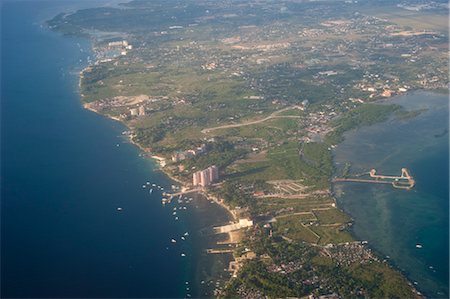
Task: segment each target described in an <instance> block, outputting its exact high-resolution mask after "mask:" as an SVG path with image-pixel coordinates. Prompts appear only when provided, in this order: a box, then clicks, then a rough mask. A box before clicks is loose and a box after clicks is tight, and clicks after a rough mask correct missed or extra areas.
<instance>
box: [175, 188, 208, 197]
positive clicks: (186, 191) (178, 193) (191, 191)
mask: <svg viewBox="0 0 450 299" xmlns="http://www.w3.org/2000/svg"><path fill="white" fill-rule="evenodd" d="M200 191H202V188H195V189H189V190H185V191H181V192H177V193H167V194H166V195H170V196H173V197H175V196H179V195H186V194H189V193H195V192H200Z"/></svg>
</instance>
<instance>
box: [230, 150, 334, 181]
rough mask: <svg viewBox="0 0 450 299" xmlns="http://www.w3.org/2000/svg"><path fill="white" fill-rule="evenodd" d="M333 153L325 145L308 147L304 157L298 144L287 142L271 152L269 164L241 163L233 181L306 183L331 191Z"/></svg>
mask: <svg viewBox="0 0 450 299" xmlns="http://www.w3.org/2000/svg"><path fill="white" fill-rule="evenodd" d="M331 169H332V161H331V154H330V153H329V151H328V149H327V146H326V145H324V144H306V145H305V147H304V150H303V153H302V155H301V152H300V147H299V145H298V144H297V143H296V142H286V143H284V144H279V145H278V146H275V147H272V148H270V149H269V151H268V154H267V161H261V162H255V163H246V164H240V165H237V166H236V167H235V169H234V170H235V172H234V173H232V174H231V175H230V177H231V178H234V179H239V180H242V181H249V180H257V179H259V180H266V181H268V180H282V179H291V180H303V182H304V184H305V185H307V186H314V187H315V188H316V189H323V188H328V186H329V182H328V179H329V176H330V175H331Z"/></svg>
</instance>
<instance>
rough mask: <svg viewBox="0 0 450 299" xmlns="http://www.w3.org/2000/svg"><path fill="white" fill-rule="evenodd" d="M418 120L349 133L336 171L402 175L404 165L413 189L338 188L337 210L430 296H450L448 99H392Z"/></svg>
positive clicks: (414, 96) (338, 152) (391, 122)
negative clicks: (415, 112)
mask: <svg viewBox="0 0 450 299" xmlns="http://www.w3.org/2000/svg"><path fill="white" fill-rule="evenodd" d="M386 103H387V104H390V103H395V104H399V105H402V106H403V107H405V108H406V109H407V110H409V111H413V110H422V111H423V112H422V113H420V115H418V116H417V117H414V118H406V119H398V118H395V117H394V118H392V119H391V120H389V121H387V122H384V123H379V124H376V125H373V126H369V127H363V128H360V129H358V130H354V131H351V132H348V133H347V134H345V141H344V142H343V143H342V144H339V145H338V146H337V148H336V149H335V151H334V156H335V161H336V166H337V171H336V174H337V175H339V173H340V172H341V171H342V169H343V167H344V165H345V164H346V163H351V170H350V173H351V174H353V175H356V174H359V173H363V172H367V171H369V170H370V169H371V168H375V169H376V170H377V172H378V173H380V174H387V175H400V173H401V171H400V170H401V168H403V167H406V168H408V169H409V170H410V172H411V173H412V175H413V177H414V179H415V180H416V186H415V187H414V188H413V189H412V190H409V191H408V190H402V189H395V188H393V187H392V186H391V185H383V184H367V183H339V184H335V186H334V191H335V193H336V195H337V199H338V205H339V207H340V208H342V209H343V210H344V211H346V212H347V213H349V214H350V215H351V216H352V218H353V219H354V225H353V229H352V230H353V233H354V234H355V236H356V237H357V238H359V239H361V240H367V241H368V242H369V245H370V246H371V247H372V248H373V249H374V250H375V251H376V252H378V253H379V254H380V255H381V256H382V257H385V258H386V260H387V261H388V262H390V263H391V264H392V265H394V266H395V267H397V268H398V269H400V270H401V271H402V272H403V273H404V274H405V275H406V276H407V277H408V278H409V279H410V281H411V282H413V283H414V285H415V286H416V287H417V288H418V289H419V290H420V291H421V292H423V293H424V294H425V295H427V296H428V297H431V298H448V296H449V268H448V267H449V139H448V124H449V116H448V111H449V110H448V109H449V106H448V104H449V101H448V96H447V95H442V94H435V93H430V92H424V91H418V92H413V93H410V94H407V95H404V96H398V97H395V98H393V99H391V100H387V101H386Z"/></svg>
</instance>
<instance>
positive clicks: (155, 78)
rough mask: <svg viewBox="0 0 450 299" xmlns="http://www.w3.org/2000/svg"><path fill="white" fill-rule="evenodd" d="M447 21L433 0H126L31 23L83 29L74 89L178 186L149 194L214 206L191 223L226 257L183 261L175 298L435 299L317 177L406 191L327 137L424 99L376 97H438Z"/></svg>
mask: <svg viewBox="0 0 450 299" xmlns="http://www.w3.org/2000/svg"><path fill="white" fill-rule="evenodd" d="M447 20H448V3H447V2H444V1H351V0H350V1H294V0H292V1H290V0H286V1H256V0H255V1H253V0H250V1H222V2H217V1H208V0H204V1H203V0H202V1H138V0H136V1H132V2H129V3H125V4H120V5H116V6H113V7H100V8H90V9H84V10H79V11H76V12H70V13H69V12H62V13H61V14H58V15H57V16H55V17H54V18H53V19H51V20H49V21H48V22H47V25H48V27H49V28H50V29H51V30H54V31H56V32H59V33H62V34H64V35H68V36H72V37H73V36H77V37H87V38H89V39H90V40H91V42H92V49H93V57H90V61H89V65H88V66H87V67H86V68H84V69H83V70H82V71H81V72H80V80H79V89H80V94H81V101H82V103H83V105H84V107H85V108H87V109H89V110H92V111H94V112H96V113H99V114H101V115H105V116H107V117H110V118H112V119H115V120H118V121H120V122H122V123H124V124H125V125H126V126H127V127H128V129H127V130H126V131H125V132H124V134H125V135H126V136H128V138H129V139H130V140H131V141H132V142H133V143H134V144H136V145H137V146H139V147H140V148H141V149H142V150H143V152H145V153H146V154H147V155H148V156H151V157H153V158H156V159H157V161H158V162H159V164H160V167H161V169H162V170H163V172H165V173H166V174H167V175H169V176H170V177H171V178H172V179H174V180H175V181H177V182H178V183H179V184H180V185H181V186H182V188H181V190H175V189H176V188H173V190H166V191H164V192H162V195H163V196H164V197H163V199H162V200H163V201H162V204H166V205H167V206H166V207H168V208H169V209H170V207H171V205H174V204H176V201H177V200H178V203H180V202H179V201H180V200H181V203H184V202H183V200H186V198H183V197H182V196H188V195H186V194H184V193H183V192H186V191H187V192H193V191H195V192H200V193H203V194H204V195H206V196H207V197H208V198H209V199H210V200H214V201H215V202H216V203H219V204H220V205H221V206H223V207H224V208H225V209H226V210H227V211H228V213H229V214H230V217H231V218H232V223H230V224H228V225H223V226H221V227H215V228H213V227H211V225H210V224H209V227H207V228H204V229H203V230H200V232H198V233H199V234H200V235H202V236H203V235H207V236H210V235H214V233H219V234H218V235H219V237H218V238H220V239H218V240H216V241H217V242H216V244H213V245H214V246H213V247H211V248H201V249H198V248H197V249H198V250H201V251H202V252H205V250H206V249H208V251H206V252H208V254H218V255H225V256H228V257H229V258H231V257H232V259H233V261H231V262H230V263H229V264H228V265H225V266H224V267H226V268H227V269H226V271H222V268H223V267H222V266H223V265H222V264H220V263H218V264H219V265H220V267H222V268H221V269H220V271H211V273H206V274H205V273H204V272H205V271H203V272H202V271H197V272H199V273H197V274H196V276H195V278H193V279H194V280H195V282H196V283H197V284H198V289H197V290H196V292H197V293H193V292H190V290H189V288H186V293H185V295H186V296H207V297H211V296H218V297H239V298H259V297H261V296H263V295H265V296H269V297H302V296H313V298H315V297H319V296H322V295H330V296H331V297H329V298H353V297H371V298H382V297H383V298H386V297H397V298H415V297H421V296H422V294H421V293H422V292H423V293H425V294H426V295H430V296H431V294H432V296H437V297H446V296H448V284H447V285H439V287H435V286H433V287H429V288H427V289H421V285H420V282H419V285H415V284H413V283H412V282H409V281H408V280H407V278H406V277H405V275H404V274H403V273H401V272H400V271H399V269H398V268H396V267H393V266H391V265H390V264H389V263H388V262H387V261H386V260H385V258H384V257H382V253H380V252H374V251H373V250H372V249H371V248H370V247H369V245H370V244H369V245H368V244H367V242H365V241H364V240H358V239H357V236H356V235H355V234H354V233H353V231H352V229H351V228H352V226H353V225H356V226H357V223H355V224H354V222H353V219H352V217H351V215H348V214H346V213H345V212H344V211H343V210H342V209H341V208H340V206H339V203H338V202H336V199H335V197H334V193H333V188H332V187H333V184H334V182H337V181H339V182H346V181H348V180H354V181H355V180H360V181H365V182H366V183H368V184H370V183H374V182H375V183H377V184H373V185H374V186H373V187H374V188H377V187H378V185H381V184H380V183H385V184H386V186H384V185H383V187H389V188H393V187H395V188H397V189H398V190H397V189H396V190H395V192H405V193H406V192H414V191H413V190H414V187H415V184H416V183H417V182H415V181H414V179H413V178H412V176H411V177H410V175H409V174H410V172H409V171H411V173H412V174H414V169H413V170H408V169H406V170H401V168H399V169H396V170H395V171H396V173H389V172H386V171H392V170H391V169H376V170H375V171H373V170H371V169H372V168H375V167H376V165H375V163H376V161H367V164H368V165H372V166H369V167H367V169H366V168H364V169H361V172H358V173H354V172H352V171H351V167H352V165H351V163H350V162H351V161H347V162H348V163H344V166H343V167H339V168H338V171H337V168H336V165H335V164H334V161H333V149H335V148H336V147H339V146H340V143H342V142H343V141H344V139H345V137H344V136H345V135H344V134H345V133H346V132H348V131H351V130H355V129H359V128H361V127H364V126H370V125H374V124H376V123H381V122H384V121H388V120H393V119H394V120H395V121H399V122H400V121H406V120H408V119H413V118H415V117H419V116H420V115H421V114H422V113H425V112H426V111H428V110H427V109H428V108H423V107H418V108H417V109H416V108H414V109H409V108H408V109H406V108H405V107H404V106H402V105H399V104H392V103H390V102H389V101H390V98H391V97H394V96H397V95H407V94H408V93H411V92H414V91H417V90H429V91H433V92H439V93H443V94H448V83H449V78H448V76H449V75H448V74H449V69H448V27H447ZM80 50H81V51H83V49H82V48H81V47H80ZM425 100H426V98H424V101H425ZM380 102H383V103H382V104H381V103H380ZM439 134H443V135H442V136H444V138H448V131H447V132H445V131H443V132H440V133H439ZM412 142H414V141H412ZM447 150H448V149H447ZM340 162H342V161H340ZM371 163H373V164H371ZM377 165H382V164H381V163H380V164H377ZM341 166H342V165H341ZM402 167H404V168H408V167H409V166H408V165H403V166H402ZM377 175H381V176H377ZM383 175H387V176H383ZM336 177H338V178H336ZM419 183H420V182H419ZM388 184H389V185H388ZM143 188H149V186H146V185H144V186H143ZM380 188H381V186H380ZM155 190H156V189H155ZM161 191H162V190H161ZM180 192H181V193H180ZM175 193H176V196H174V194H175ZM171 194H172V196H171ZM178 196H179V197H178ZM181 208H182V207H181ZM174 211H175V212H173V213H174V214H173V216H174V217H175V218H176V220H178V216H177V215H178V214H176V212H177V207H176V206H175V207H174ZM178 213H180V212H179V211H178ZM222 218H223V217H222ZM222 221H223V220H222ZM446 221H447V222H448V218H447V220H446ZM444 222H445V220H444ZM222 224H224V223H216V226H219V225H222ZM374 225H375V224H374ZM220 233H227V234H220ZM175 241H176V240H175ZM173 243H176V242H173ZM209 245H210V244H209ZM209 245H208V246H209ZM417 246H422V244H417ZM375 247H377V246H375ZM418 248H420V247H418ZM182 254H185V253H184V252H183V253H182ZM217 260H220V261H221V262H223V259H217ZM194 263H195V261H194ZM211 263H212V264H213V265H216V266H214V268H219V267H218V266H217V263H216V264H214V261H213V262H211ZM393 263H394V264H395V260H394V261H393ZM193 267H195V266H193ZM194 272H195V271H194ZM212 272H214V273H212ZM218 272H220V274H218ZM444 272H445V271H444ZM445 273H447V276H448V269H447V272H445ZM205 277H206V278H205ZM219 277H220V278H219ZM130 296H131V295H130Z"/></svg>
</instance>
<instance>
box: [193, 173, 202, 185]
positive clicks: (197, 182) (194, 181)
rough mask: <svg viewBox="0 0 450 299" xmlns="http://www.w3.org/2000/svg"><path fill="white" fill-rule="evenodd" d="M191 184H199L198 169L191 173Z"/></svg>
mask: <svg viewBox="0 0 450 299" xmlns="http://www.w3.org/2000/svg"><path fill="white" fill-rule="evenodd" d="M192 185H194V186H198V185H200V171H197V172H194V173H193V174H192Z"/></svg>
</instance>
